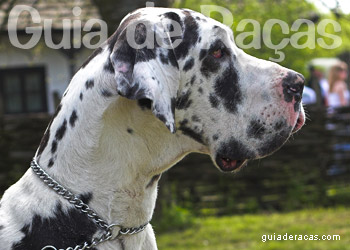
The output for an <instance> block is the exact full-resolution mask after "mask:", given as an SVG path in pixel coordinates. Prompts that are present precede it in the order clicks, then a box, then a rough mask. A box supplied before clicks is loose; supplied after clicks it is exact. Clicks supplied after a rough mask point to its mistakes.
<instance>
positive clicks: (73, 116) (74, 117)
mask: <svg viewBox="0 0 350 250" xmlns="http://www.w3.org/2000/svg"><path fill="white" fill-rule="evenodd" d="M77 119H78V115H77V111H76V110H73V112H72V114H71V115H70V117H69V124H70V125H71V127H72V128H74V126H75V122H76V121H77Z"/></svg>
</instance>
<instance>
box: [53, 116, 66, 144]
mask: <svg viewBox="0 0 350 250" xmlns="http://www.w3.org/2000/svg"><path fill="white" fill-rule="evenodd" d="M66 130H67V120H66V119H64V120H63V123H62V124H61V126H60V127H59V128H58V129H57V131H56V134H55V138H56V140H57V141H60V140H62V138H63V136H64V135H65V133H66Z"/></svg>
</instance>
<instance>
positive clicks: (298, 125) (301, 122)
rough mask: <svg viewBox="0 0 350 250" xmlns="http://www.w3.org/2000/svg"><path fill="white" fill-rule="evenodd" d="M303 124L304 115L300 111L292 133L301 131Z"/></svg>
mask: <svg viewBox="0 0 350 250" xmlns="http://www.w3.org/2000/svg"><path fill="white" fill-rule="evenodd" d="M304 123H305V113H304V112H303V111H301V112H300V113H299V117H298V120H297V123H296V124H295V127H294V129H293V132H292V133H295V132H297V131H299V130H300V129H301V127H302V126H303V125H304Z"/></svg>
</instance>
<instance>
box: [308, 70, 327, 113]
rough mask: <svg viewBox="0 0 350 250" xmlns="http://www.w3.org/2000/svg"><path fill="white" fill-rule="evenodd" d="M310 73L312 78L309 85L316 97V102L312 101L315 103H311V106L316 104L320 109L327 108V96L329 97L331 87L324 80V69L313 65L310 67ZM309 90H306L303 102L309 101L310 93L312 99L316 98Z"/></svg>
mask: <svg viewBox="0 0 350 250" xmlns="http://www.w3.org/2000/svg"><path fill="white" fill-rule="evenodd" d="M309 71H310V78H309V80H308V82H307V85H308V87H309V88H311V89H312V90H313V91H314V94H315V96H316V99H315V100H314V99H312V100H314V102H313V103H311V102H310V103H309V104H316V105H317V106H319V107H324V106H327V95H328V89H329V87H328V86H329V85H328V82H327V80H326V79H325V78H324V74H323V69H322V68H320V67H318V66H314V65H311V66H309ZM309 88H305V90H306V91H305V94H303V101H304V99H305V100H307V99H308V97H309V95H308V93H309V92H310V94H311V98H314V97H313V93H312V91H311V90H310V89H309ZM304 96H305V98H304ZM306 104H307V103H306Z"/></svg>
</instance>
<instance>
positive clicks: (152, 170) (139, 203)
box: [38, 52, 198, 227]
mask: <svg viewBox="0 0 350 250" xmlns="http://www.w3.org/2000/svg"><path fill="white" fill-rule="evenodd" d="M103 53H107V52H102V53H101V54H100V55H97V56H96V57H94V58H93V59H92V60H91V61H90V63H88V64H87V65H86V66H85V67H84V68H83V69H80V70H79V71H78V72H77V74H76V75H75V76H74V78H73V79H72V81H71V83H70V85H69V87H68V89H67V91H66V93H65V95H64V97H63V99H62V102H61V104H60V107H59V111H58V112H57V114H56V116H55V118H54V119H53V121H52V123H51V125H50V126H49V128H48V130H47V131H46V135H45V136H44V139H43V142H42V145H41V146H40V147H39V150H38V162H39V164H40V165H41V166H42V167H43V168H44V169H45V170H46V171H47V172H48V173H49V174H50V175H52V176H53V177H54V178H55V179H56V180H57V181H58V182H60V183H61V184H62V185H64V186H65V187H66V188H68V189H70V190H71V191H72V192H74V193H75V194H80V195H83V194H86V193H89V194H91V195H92V199H91V201H90V204H89V205H90V206H91V207H92V208H93V209H95V210H96V212H98V213H99V214H100V215H101V216H102V217H104V218H105V219H106V220H107V221H109V222H111V223H112V222H113V223H117V224H120V225H123V226H125V227H136V226H138V225H141V224H144V223H145V222H147V221H148V220H150V219H151V217H152V213H153V209H154V205H155V200H156V195H157V188H156V186H157V181H158V177H159V175H160V174H161V173H162V172H163V171H165V170H166V169H168V168H169V167H171V166H172V165H174V164H175V163H176V162H177V161H179V160H181V159H182V158H183V157H184V156H185V155H186V154H187V153H189V152H190V151H192V150H193V149H195V148H198V144H197V143H196V142H193V141H192V140H191V139H189V138H187V137H185V136H183V135H180V134H171V133H170V132H169V131H168V130H167V128H166V127H165V126H164V124H163V123H162V122H161V121H159V120H158V119H156V118H155V117H154V115H153V114H152V112H151V111H150V110H149V109H148V108H147V107H142V106H140V105H139V104H138V102H137V101H132V100H128V99H125V98H123V97H120V96H118V95H117V93H115V86H114V85H115V83H114V79H113V74H112V73H110V72H108V71H106V70H105V66H104V65H106V63H108V62H107V61H101V60H106V58H108V56H106V55H104V54H103ZM45 140H46V141H47V142H45ZM44 144H45V145H44ZM43 147H44V148H43Z"/></svg>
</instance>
